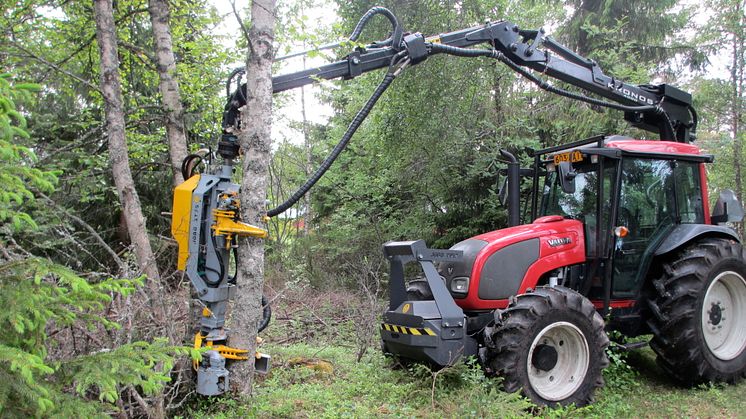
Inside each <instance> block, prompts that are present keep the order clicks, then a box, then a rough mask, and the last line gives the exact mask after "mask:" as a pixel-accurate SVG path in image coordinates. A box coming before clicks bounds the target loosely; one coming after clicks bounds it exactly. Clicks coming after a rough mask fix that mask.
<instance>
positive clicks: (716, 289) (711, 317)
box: [702, 271, 746, 361]
mask: <svg viewBox="0 0 746 419" xmlns="http://www.w3.org/2000/svg"><path fill="white" fill-rule="evenodd" d="M702 331H703V335H704V338H705V343H706V344H707V348H708V349H709V350H710V352H712V354H713V355H715V357H717V358H719V359H721V360H723V361H729V360H731V359H734V358H736V357H737V356H739V355H740V354H741V353H742V352H743V350H744V348H746V280H744V279H743V277H742V276H741V275H739V274H737V273H736V272H733V271H726V272H722V273H721V274H719V275H718V276H717V277H716V278H715V279H714V280H713V281H712V282H711V283H710V286H709V287H708V288H707V292H706V293H705V299H704V303H703V305H702Z"/></svg>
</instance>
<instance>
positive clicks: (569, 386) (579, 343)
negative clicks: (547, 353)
mask: <svg viewBox="0 0 746 419" xmlns="http://www.w3.org/2000/svg"><path fill="white" fill-rule="evenodd" d="M546 347H550V348H552V349H554V351H556V363H554V366H553V367H551V368H550V369H548V370H544V369H540V368H538V367H536V366H535V364H536V363H537V362H536V359H535V358H534V357H535V356H537V355H539V353H537V351H539V350H541V349H542V348H546ZM589 359H590V356H589V350H588V341H587V340H586V338H585V336H584V335H583V333H582V332H581V331H580V329H578V328H577V327H576V326H575V325H574V324H572V323H568V322H557V323H552V324H550V325H549V326H547V327H545V328H544V330H542V331H541V332H540V333H539V334H538V335H536V338H535V339H534V341H533V343H532V344H531V349H530V350H529V352H528V361H527V368H528V380H529V383H530V384H531V388H532V389H533V390H534V391H535V392H536V393H537V394H538V395H539V396H541V397H542V398H543V399H545V400H549V401H559V400H563V399H566V398H568V397H569V396H571V395H572V394H573V393H575V391H577V390H578V388H580V386H581V385H582V384H583V380H584V379H585V375H586V373H587V372H588V363H589Z"/></svg>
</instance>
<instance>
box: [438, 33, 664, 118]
mask: <svg viewBox="0 0 746 419" xmlns="http://www.w3.org/2000/svg"><path fill="white" fill-rule="evenodd" d="M429 47H430V51H431V53H434V54H440V53H443V54H448V55H455V56H458V57H492V58H495V59H497V60H498V61H501V62H502V63H504V64H506V65H507V66H508V67H510V68H511V70H513V71H515V72H516V73H518V74H520V75H522V76H523V77H525V78H527V79H528V80H529V81H531V82H532V83H534V84H536V85H537V86H539V87H540V88H541V89H543V90H546V91H547V92H550V93H554V94H556V95H559V96H564V97H567V98H570V99H575V100H579V101H581V102H586V103H590V104H592V105H597V106H603V107H606V108H611V109H616V110H620V111H625V112H649V111H655V112H657V113H663V110H662V109H661V108H660V107H659V106H654V105H646V106H626V105H620V104H618V103H613V102H607V101H605V100H601V99H596V98H592V97H589V96H586V95H583V94H580V93H574V92H570V91H568V90H564V89H560V88H559V87H554V86H552V85H551V84H549V83H547V82H546V81H545V80H542V79H541V78H539V77H536V76H535V75H534V74H533V73H531V72H530V71H528V70H526V69H524V68H523V67H521V66H520V65H518V64H516V63H515V62H514V61H512V60H511V59H510V58H508V57H506V56H505V54H503V53H502V52H500V51H497V50H486V49H470V48H459V47H453V46H450V45H442V44H430V45H429Z"/></svg>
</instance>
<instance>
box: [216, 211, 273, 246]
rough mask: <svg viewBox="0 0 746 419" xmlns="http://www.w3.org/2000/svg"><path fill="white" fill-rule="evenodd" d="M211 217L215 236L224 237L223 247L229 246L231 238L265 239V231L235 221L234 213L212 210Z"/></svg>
mask: <svg viewBox="0 0 746 419" xmlns="http://www.w3.org/2000/svg"><path fill="white" fill-rule="evenodd" d="M213 215H214V216H215V224H213V225H212V230H213V231H214V234H215V235H216V236H225V246H226V247H227V248H228V247H230V246H231V242H232V241H233V236H234V235H236V236H238V237H242V236H244V237H259V238H262V239H263V238H266V237H267V230H265V229H263V228H259V227H257V226H253V225H251V224H246V223H244V222H241V221H237V218H238V217H237V216H236V213H235V211H221V210H217V209H216V210H214V211H213Z"/></svg>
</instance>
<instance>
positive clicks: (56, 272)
mask: <svg viewBox="0 0 746 419" xmlns="http://www.w3.org/2000/svg"><path fill="white" fill-rule="evenodd" d="M141 282H142V280H141V279H137V280H124V279H107V280H103V281H99V282H97V283H90V282H88V281H86V280H85V279H83V278H81V277H79V276H78V275H77V274H75V273H74V272H73V271H71V270H70V269H68V268H65V267H62V266H60V265H56V264H54V263H52V262H50V261H48V260H44V259H25V260H17V261H11V262H6V263H3V264H2V265H0V305H2V307H4V310H3V311H2V312H0V379H2V382H3V383H4V385H3V386H1V387H0V412H2V413H3V414H4V415H45V416H46V415H60V416H100V415H103V414H104V413H105V412H111V411H113V410H115V407H114V405H113V403H114V402H115V401H116V400H117V398H118V393H119V390H120V388H121V387H122V386H127V385H132V386H136V387H137V388H140V389H141V390H142V391H143V392H144V393H145V394H154V393H156V392H157V391H159V390H160V389H161V387H162V385H163V384H164V383H166V382H168V381H169V376H168V373H169V371H170V370H171V368H172V367H173V357H174V356H178V355H190V356H192V357H195V358H198V357H199V353H198V351H195V350H192V349H189V348H183V347H175V346H169V345H167V344H166V342H165V340H157V341H155V342H153V343H147V342H133V343H130V344H126V345H122V346H119V347H114V348H111V349H102V350H101V351H99V352H96V353H90V354H86V355H82V356H77V357H73V358H70V359H50V358H49V357H48V348H49V346H50V344H51V342H50V337H49V327H50V326H54V327H56V328H61V327H68V326H73V325H74V326H75V327H82V328H87V329H89V330H95V329H96V328H98V327H103V328H118V327H119V325H118V324H117V323H115V322H113V321H112V320H110V319H108V318H107V317H105V316H103V315H102V314H100V313H101V311H102V310H103V308H104V307H105V305H106V304H107V303H109V302H111V299H112V295H122V296H126V295H128V294H130V293H132V292H133V291H134V290H135V287H136V286H139V285H140V284H141ZM68 389H73V390H74V393H75V394H76V395H77V396H78V397H71V394H70V393H69V392H68ZM91 397H93V398H92V399H91Z"/></svg>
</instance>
